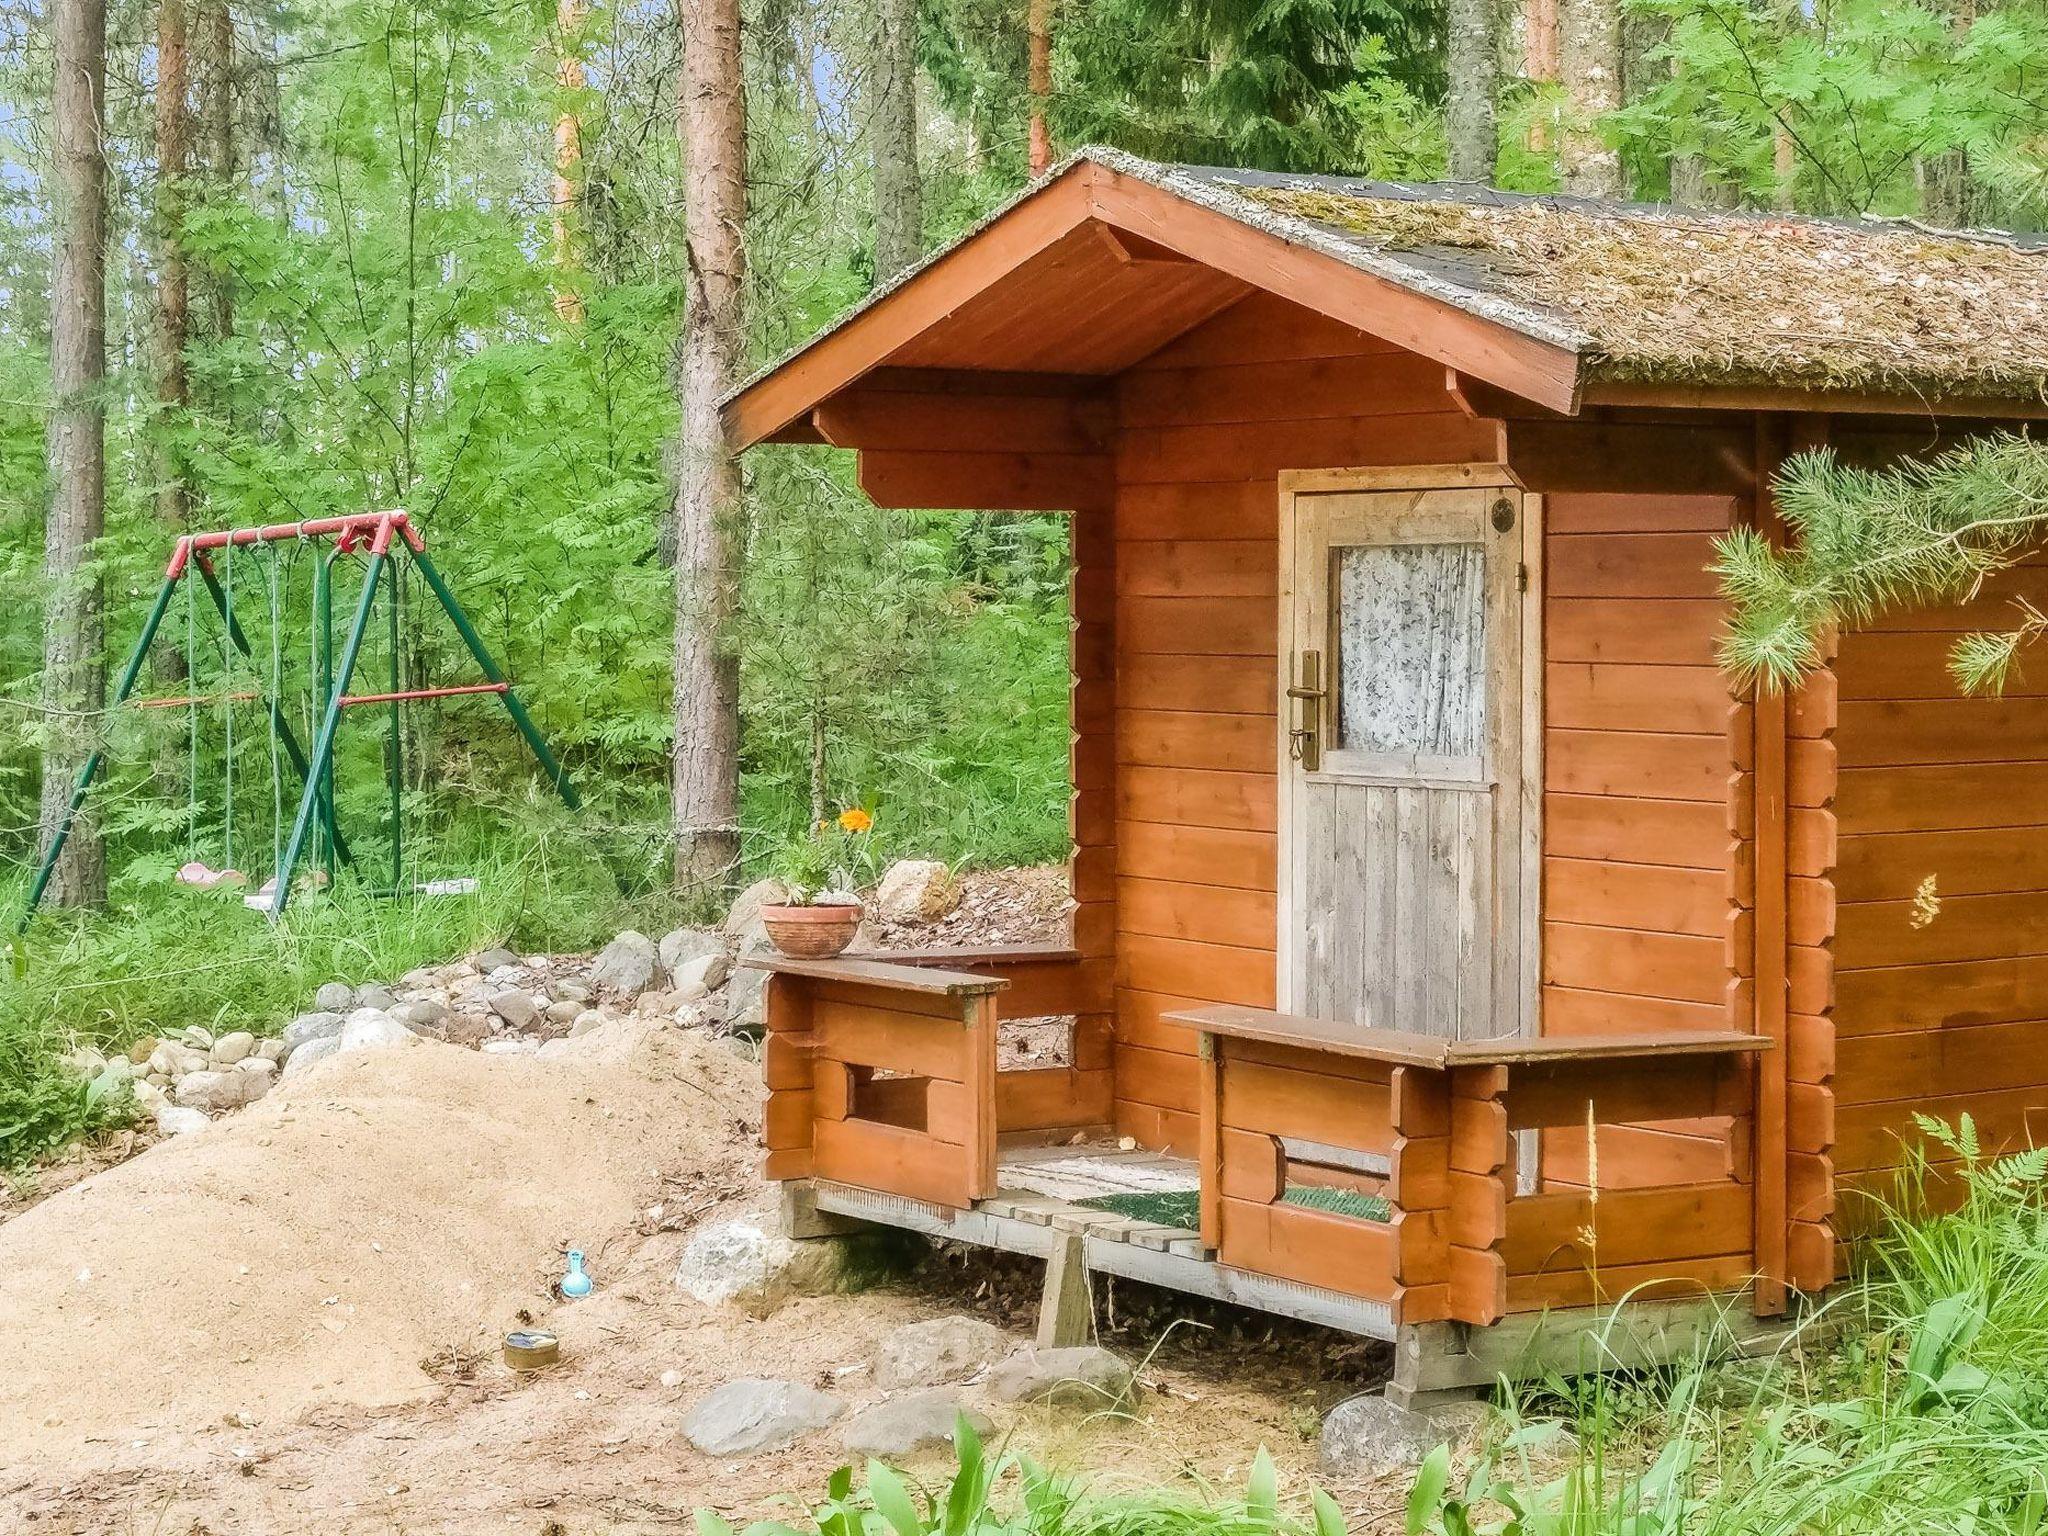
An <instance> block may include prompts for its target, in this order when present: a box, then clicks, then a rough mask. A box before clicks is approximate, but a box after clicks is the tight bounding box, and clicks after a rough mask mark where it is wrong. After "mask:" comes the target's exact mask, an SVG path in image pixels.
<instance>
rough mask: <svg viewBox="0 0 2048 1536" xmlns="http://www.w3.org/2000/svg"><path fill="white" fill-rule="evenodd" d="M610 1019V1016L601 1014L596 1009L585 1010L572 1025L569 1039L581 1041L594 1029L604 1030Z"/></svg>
mask: <svg viewBox="0 0 2048 1536" xmlns="http://www.w3.org/2000/svg"><path fill="white" fill-rule="evenodd" d="M610 1017H611V1015H610V1014H605V1013H599V1012H598V1011H597V1010H596V1009H595V1008H586V1009H584V1010H583V1011H582V1012H581V1013H579V1014H577V1015H576V1017H575V1019H574V1020H573V1021H572V1022H571V1023H570V1025H569V1038H570V1039H571V1040H581V1039H582V1038H583V1037H584V1036H585V1035H587V1034H589V1033H590V1032H591V1031H592V1030H593V1029H602V1028H603V1027H604V1025H605V1023H606V1022H607V1021H608V1020H609V1019H610Z"/></svg>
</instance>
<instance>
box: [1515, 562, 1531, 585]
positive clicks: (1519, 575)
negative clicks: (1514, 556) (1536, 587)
mask: <svg viewBox="0 0 2048 1536" xmlns="http://www.w3.org/2000/svg"><path fill="white" fill-rule="evenodd" d="M1515 590H1516V591H1517V592H1526V591H1528V590H1529V567H1528V566H1526V565H1523V564H1521V563H1520V562H1517V563H1516V565H1515Z"/></svg>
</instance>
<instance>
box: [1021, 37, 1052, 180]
mask: <svg viewBox="0 0 2048 1536" xmlns="http://www.w3.org/2000/svg"><path fill="white" fill-rule="evenodd" d="M1024 34H1025V44H1026V48H1027V50H1028V52H1027V57H1026V66H1025V75H1024V86H1025V89H1026V91H1027V92H1029V94H1030V97H1031V174H1032V175H1033V176H1043V175H1044V174H1045V173H1046V172H1047V171H1049V170H1051V169H1052V130H1051V129H1050V128H1049V127H1048V126H1047V125H1046V113H1047V111H1048V110H1049V109H1050V108H1051V106H1052V0H1028V9H1027V10H1026V11H1025V14H1024Z"/></svg>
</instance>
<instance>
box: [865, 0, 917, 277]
mask: <svg viewBox="0 0 2048 1536" xmlns="http://www.w3.org/2000/svg"><path fill="white" fill-rule="evenodd" d="M876 20H877V25H876V28H875V66H874V67H875V75H874V80H875V94H874V115H873V117H872V119H871V120H870V122H869V124H868V133H869V134H870V135H871V136H872V137H873V140H874V153H875V279H876V281H877V282H883V283H886V282H888V281H889V279H891V278H893V277H895V276H897V275H898V274H899V273H902V272H904V271H907V270H908V269H909V268H911V267H914V266H916V265H917V259H918V257H919V256H921V255H923V254H924V198H923V189H922V187H921V186H920V184H919V181H918V174H917V0H880V14H879V15H878V17H877V18H876Z"/></svg>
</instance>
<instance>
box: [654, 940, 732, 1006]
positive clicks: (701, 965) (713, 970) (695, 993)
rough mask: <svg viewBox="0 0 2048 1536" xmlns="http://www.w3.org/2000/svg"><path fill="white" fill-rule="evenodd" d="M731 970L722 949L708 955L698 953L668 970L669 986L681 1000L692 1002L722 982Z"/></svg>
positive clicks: (730, 963) (730, 965)
mask: <svg viewBox="0 0 2048 1536" xmlns="http://www.w3.org/2000/svg"><path fill="white" fill-rule="evenodd" d="M731 970H732V962H731V961H730V960H728V959H726V957H725V951H724V950H722V949H721V950H718V951H717V952H715V953H713V954H709V955H699V956H697V958H696V959H694V960H690V961H687V962H685V963H684V964H683V965H682V966H681V967H680V968H676V967H671V968H670V970H669V978H670V979H669V986H670V987H671V988H672V989H673V991H674V992H675V993H676V994H679V995H680V997H681V1000H682V1002H685V1003H694V1002H695V1001H697V999H698V998H700V997H703V996H705V995H707V994H708V993H709V992H710V991H711V990H712V989H713V988H714V987H718V986H721V985H723V984H724V982H725V978H726V976H727V974H728V973H730V972H731Z"/></svg>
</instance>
